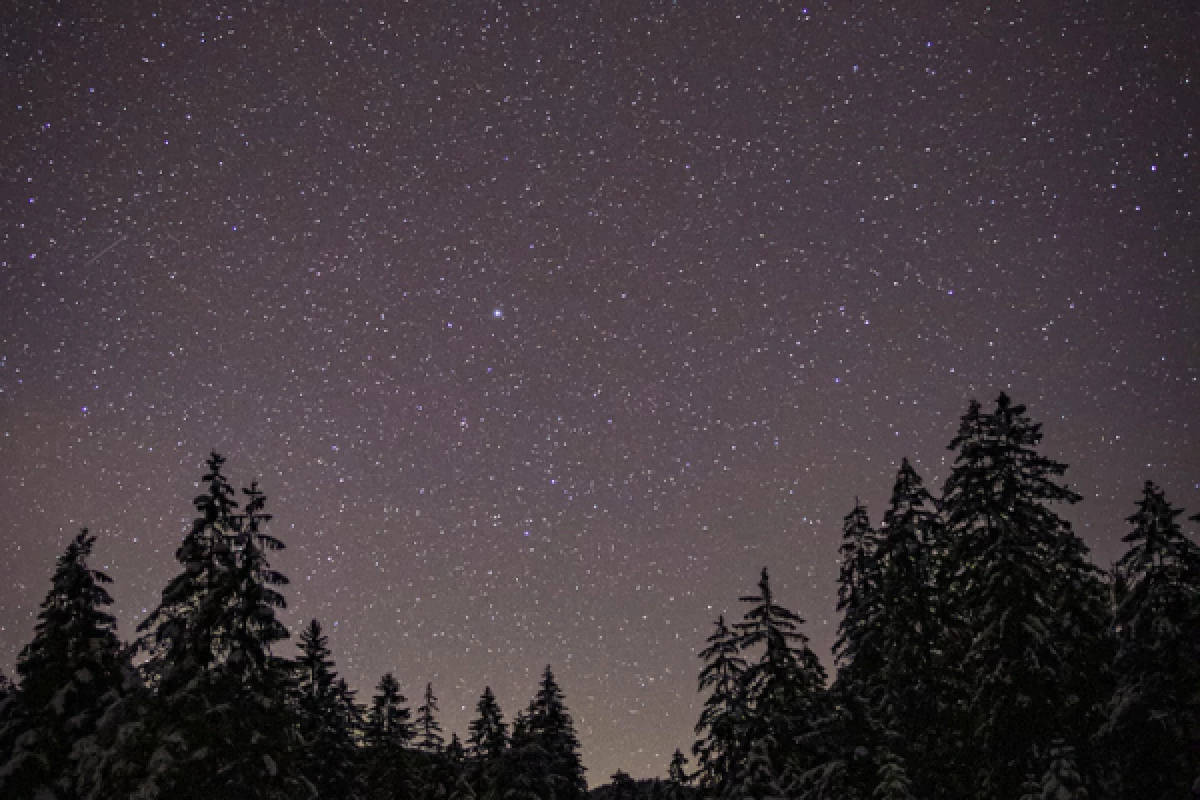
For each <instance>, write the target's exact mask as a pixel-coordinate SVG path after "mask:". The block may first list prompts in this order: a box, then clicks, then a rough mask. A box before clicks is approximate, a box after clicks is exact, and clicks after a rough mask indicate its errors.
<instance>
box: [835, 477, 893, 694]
mask: <svg viewBox="0 0 1200 800" xmlns="http://www.w3.org/2000/svg"><path fill="white" fill-rule="evenodd" d="M878 550H879V535H878V533H877V532H876V531H875V529H874V528H872V527H871V519H870V517H869V516H868V515H867V509H866V506H864V505H863V504H862V503H859V502H858V501H857V500H855V503H854V508H853V509H851V510H850V513H848V514H847V515H846V516H845V517H844V518H843V520H842V544H841V547H840V548H839V550H838V552H839V555H840V556H841V567H840V569H839V574H838V605H837V610H838V611H839V612H841V614H842V621H841V623H840V624H839V625H838V636H837V640H836V641H835V642H834V645H833V652H834V656H835V658H836V660H837V666H838V680H839V682H840V683H842V684H847V685H855V684H857V683H859V682H861V681H862V680H863V679H864V678H865V677H866V676H869V675H873V674H874V673H875V672H876V671H877V670H878V669H879V666H880V663H881V661H882V658H883V653H882V644H881V643H880V641H879V637H878V631H877V630H876V623H877V621H878V620H879V617H880V614H881V608H880V594H879V580H880V576H879V572H880V570H879V557H878Z"/></svg>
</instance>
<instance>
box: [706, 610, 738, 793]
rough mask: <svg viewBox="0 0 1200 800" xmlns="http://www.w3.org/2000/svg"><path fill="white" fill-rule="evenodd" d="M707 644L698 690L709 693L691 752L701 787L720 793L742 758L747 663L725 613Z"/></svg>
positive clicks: (720, 617) (718, 619) (707, 791)
mask: <svg viewBox="0 0 1200 800" xmlns="http://www.w3.org/2000/svg"><path fill="white" fill-rule="evenodd" d="M707 644H708V646H707V647H706V648H705V649H704V650H702V651H700V658H702V659H704V667H703V669H701V671H700V678H699V691H701V692H704V691H707V692H708V693H709V694H708V697H707V698H706V699H705V701H704V710H703V711H701V712H700V719H699V721H698V722H697V723H696V734H697V735H698V736H699V737H700V738H699V739H697V740H696V743H695V744H694V745H692V754H693V755H694V756H696V766H697V782H698V784H699V787H700V789H701V790H702V791H704V792H705V793H708V794H712V795H721V794H723V793H724V789H725V788H727V785H728V782H729V780H730V779H731V777H732V775H733V772H734V765H735V764H737V763H738V761H739V755H740V751H741V748H739V746H738V745H739V743H740V742H742V741H743V737H742V736H741V732H742V731H743V729H744V728H745V726H746V725H747V724H748V717H749V708H748V706H747V705H746V693H745V690H744V685H745V682H744V681H743V675H744V674H745V672H746V667H747V664H746V661H745V659H744V658H742V655H741V648H740V646H739V644H738V637H737V635H736V634H735V633H734V632H733V631H732V630H730V629H729V627H728V626H727V625H726V624H725V616H724V615H721V616H719V617H717V623H716V631H714V632H713V634H712V635H711V636H709V637H708V639H707Z"/></svg>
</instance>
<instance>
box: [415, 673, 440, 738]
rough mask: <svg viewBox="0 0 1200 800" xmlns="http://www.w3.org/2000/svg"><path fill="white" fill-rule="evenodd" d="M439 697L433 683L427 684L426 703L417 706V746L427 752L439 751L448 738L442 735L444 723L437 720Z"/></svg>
mask: <svg viewBox="0 0 1200 800" xmlns="http://www.w3.org/2000/svg"><path fill="white" fill-rule="evenodd" d="M437 712H438V705H437V698H436V697H434V695H433V684H432V683H427V684H425V703H424V704H423V705H421V706H418V707H417V736H418V739H417V747H419V748H421V749H422V750H424V751H425V752H427V753H439V752H441V750H442V745H443V744H445V742H446V740H445V739H444V738H443V737H442V725H441V723H440V722H438V721H437V716H436V715H437Z"/></svg>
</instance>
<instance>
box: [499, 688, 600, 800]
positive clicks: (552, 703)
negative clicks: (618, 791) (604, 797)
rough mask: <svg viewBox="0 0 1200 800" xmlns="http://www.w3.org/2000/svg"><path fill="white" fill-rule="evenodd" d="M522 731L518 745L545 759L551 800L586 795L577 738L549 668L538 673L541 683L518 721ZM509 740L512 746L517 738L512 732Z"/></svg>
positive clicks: (561, 694)
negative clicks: (520, 744) (511, 740)
mask: <svg viewBox="0 0 1200 800" xmlns="http://www.w3.org/2000/svg"><path fill="white" fill-rule="evenodd" d="M522 728H523V730H522V732H521V738H522V739H523V742H522V743H523V744H524V745H525V746H526V747H529V746H532V748H533V749H532V750H531V751H530V754H532V753H536V752H537V751H540V753H541V755H542V757H543V758H544V759H545V769H546V774H547V776H548V777H549V782H550V786H551V788H552V789H553V795H552V800H582V798H583V797H584V796H585V795H586V794H587V781H586V780H585V779H584V766H583V760H582V759H581V758H580V754H579V737H578V735H577V734H576V733H575V722H574V720H573V719H572V718H571V714H570V712H568V711H567V706H566V701H565V698H564V696H563V692H562V689H561V688H559V685H558V682H557V681H556V680H555V679H554V672H553V671H552V670H551V669H550V666H549V665H547V666H546V669H545V670H544V671H543V672H542V680H541V684H540V685H539V686H538V691H537V694H536V695H535V696H534V698H533V701H532V702H531V703H530V705H529V709H528V712H527V714H526V716H525V718H524V720H522ZM513 739H514V746H515V745H516V744H517V739H518V736H517V733H516V732H515V731H514V734H513ZM544 800H551V798H544Z"/></svg>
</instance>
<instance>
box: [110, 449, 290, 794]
mask: <svg viewBox="0 0 1200 800" xmlns="http://www.w3.org/2000/svg"><path fill="white" fill-rule="evenodd" d="M223 464H224V459H222V458H221V457H220V456H219V455H217V454H216V453H214V454H212V456H211V457H210V459H209V461H208V473H207V474H206V475H205V476H204V478H203V481H204V483H205V484H206V485H207V486H206V492H205V493H204V494H201V495H200V496H198V497H197V498H196V500H195V505H196V509H197V511H199V513H200V516H199V517H198V518H197V519H196V520H195V522H194V524H193V526H192V530H191V531H190V532H189V533H188V534H187V536H185V537H184V541H183V543H182V544H181V545H180V547H179V549H178V551H177V552H176V558H177V559H178V560H179V562H180V564H181V565H182V566H183V568H184V569H183V572H181V573H180V574H179V575H178V576H176V577H175V578H174V579H172V580H171V581H170V582H169V583H168V584H167V587H166V588H165V589H164V590H163V596H162V602H161V603H160V605H159V606H158V607H157V608H156V609H155V610H154V611H153V612H151V614H150V616H149V617H147V619H146V620H145V621H144V622H143V623H142V624H141V626H139V630H140V631H143V632H144V633H145V635H144V636H143V637H142V639H141V640H140V641H139V646H140V647H141V648H142V649H144V650H145V651H146V653H147V655H148V658H147V661H146V663H145V665H144V669H145V671H146V673H147V675H148V677H149V683H150V686H151V688H152V689H153V691H154V697H153V703H152V705H151V708H150V711H149V714H148V718H147V719H146V720H145V721H144V723H143V724H142V725H141V728H140V735H139V736H129V737H127V738H126V739H125V740H124V742H123V743H122V744H123V746H124V747H126V748H127V749H128V755H127V757H125V758H119V759H117V760H116V761H117V763H121V762H124V761H129V760H130V759H131V758H133V757H142V758H143V759H144V763H143V764H142V766H143V774H142V776H141V779H140V788H139V789H138V793H139V794H141V795H143V796H146V797H157V796H165V795H171V796H172V797H173V798H174V799H176V800H188V799H190V798H193V797H197V798H199V797H211V796H220V795H238V796H242V797H247V798H275V797H279V798H294V797H303V796H304V793H305V791H306V789H305V786H304V782H303V779H302V778H301V777H300V776H299V774H298V770H297V768H296V766H295V763H294V756H295V754H296V752H297V748H298V740H297V736H296V725H295V723H296V720H295V716H294V714H293V712H292V705H291V703H290V702H289V701H290V698H291V696H292V693H293V691H294V688H293V684H292V671H291V668H290V665H289V664H288V663H287V662H286V661H285V660H284V659H282V658H280V657H278V656H276V655H274V654H273V652H272V646H273V645H275V644H276V643H278V642H280V641H282V640H283V639H285V638H287V636H288V633H287V629H286V628H284V626H283V625H282V624H281V623H280V622H279V620H278V618H277V617H276V616H275V611H276V610H277V609H279V608H282V607H283V606H284V601H283V597H282V596H281V595H280V594H279V592H278V591H277V590H276V588H275V587H277V586H280V585H282V584H284V583H286V578H284V577H283V575H281V574H280V573H278V572H276V571H274V570H272V569H271V567H270V565H269V563H268V561H267V556H266V554H267V551H278V550H281V549H282V548H283V544H282V543H281V542H280V541H279V540H278V539H276V538H275V537H273V536H270V535H268V534H266V533H265V532H264V531H263V526H264V525H265V523H266V522H267V521H269V520H270V515H268V514H266V513H265V512H264V511H263V508H264V506H265V498H264V497H263V495H262V493H261V492H260V491H259V490H258V488H257V485H254V484H252V485H251V487H250V488H249V489H246V490H244V492H245V494H246V495H247V497H248V501H247V503H246V507H245V509H244V512H243V513H242V514H237V513H235V511H236V509H237V502H236V501H235V500H234V492H233V489H232V488H231V487H230V486H229V484H228V482H227V481H226V480H225V477H224V476H223V475H222V473H221V467H222V465H223Z"/></svg>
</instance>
